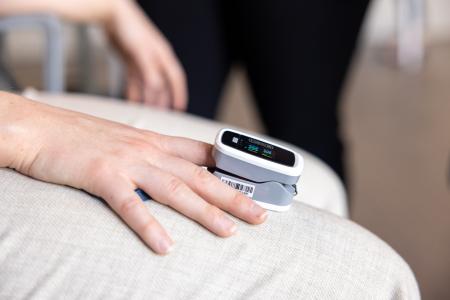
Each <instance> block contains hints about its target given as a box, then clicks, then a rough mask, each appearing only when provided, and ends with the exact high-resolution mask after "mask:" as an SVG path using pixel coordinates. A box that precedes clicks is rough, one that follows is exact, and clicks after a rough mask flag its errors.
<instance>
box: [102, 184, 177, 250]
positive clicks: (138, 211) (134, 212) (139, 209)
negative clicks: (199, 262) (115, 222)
mask: <svg viewBox="0 0 450 300" xmlns="http://www.w3.org/2000/svg"><path fill="white" fill-rule="evenodd" d="M103 186H104V188H101V189H100V190H99V191H98V195H100V196H101V197H102V198H103V199H104V200H105V201H106V202H107V203H108V204H109V206H110V207H111V208H112V209H113V210H114V211H115V212H116V213H117V214H118V215H119V216H120V217H121V218H122V220H123V221H124V222H125V223H126V224H127V225H128V226H130V228H131V229H132V230H133V231H134V232H136V234H137V235H138V236H139V237H140V238H141V239H142V240H143V241H144V243H145V244H147V245H148V246H149V247H150V248H151V249H153V251H155V252H156V253H158V254H167V253H169V252H170V251H171V249H172V246H173V241H172V239H171V238H170V237H169V235H168V234H167V232H166V231H165V230H164V228H163V227H162V226H161V224H160V223H159V222H158V221H157V220H156V219H155V218H154V217H153V216H152V215H150V213H149V212H148V210H147V208H146V207H145V205H144V203H143V202H142V201H141V200H140V198H139V196H138V195H137V194H136V193H135V192H134V190H135V189H136V186H135V185H133V184H132V183H131V182H127V181H126V180H121V179H118V178H111V179H107V178H105V180H104V184H103Z"/></svg>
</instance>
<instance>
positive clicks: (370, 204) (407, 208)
mask: <svg viewBox="0 0 450 300" xmlns="http://www.w3.org/2000/svg"><path fill="white" fill-rule="evenodd" d="M420 3H423V2H422V1H415V0H411V1H406V0H396V1H394V0H375V1H372V4H371V7H370V10H369V13H368V15H367V17H366V21H365V26H364V29H363V32H362V34H361V37H360V42H359V48H358V51H357V54H356V56H355V57H354V60H353V65H352V68H351V72H350V74H349V76H348V78H347V81H346V86H345V89H344V92H343V93H342V96H341V97H342V101H341V107H340V118H341V134H342V136H343V139H344V143H345V146H346V168H347V170H348V174H349V182H348V189H349V197H350V201H351V218H352V219H353V220H354V221H356V222H357V223H359V224H361V225H362V226H364V227H366V228H368V229H369V230H371V231H372V232H374V233H375V234H377V235H378V236H380V237H381V238H382V239H383V240H385V241H386V242H387V243H389V244H390V245H391V246H392V247H393V248H395V249H396V250H397V251H398V252H399V253H400V254H401V255H402V256H403V257H404V258H405V260H406V261H407V262H408V263H409V264H410V266H411V267H412V269H413V271H414V272H415V274H416V276H417V279H418V281H419V285H420V288H421V291H422V294H423V297H424V299H450V285H449V284H448V278H450V2H449V1H448V0H432V1H431V0H430V1H428V2H426V3H424V6H423V7H420ZM414 5H419V6H414ZM418 8H419V9H418ZM422 8H423V10H422ZM61 30H62V35H61V36H62V37H63V51H64V55H63V56H62V57H63V60H64V61H63V65H64V68H65V70H64V72H65V74H66V76H65V81H66V82H65V85H66V88H67V90H69V91H75V92H83V93H94V94H101V95H108V96H113V97H117V96H119V95H120V93H121V90H122V88H123V83H122V82H123V80H122V78H123V75H122V74H121V68H120V62H119V61H118V60H117V55H116V54H115V53H114V51H113V50H112V49H111V48H110V47H108V43H107V39H106V38H105V36H104V35H103V33H102V32H101V31H100V30H99V29H98V28H96V27H80V26H74V25H73V24H63V26H62V28H61ZM299 38H301V37H299ZM1 44H2V45H1V47H2V48H1V52H0V55H1V61H2V64H4V65H6V67H7V69H8V70H9V71H10V74H2V77H3V78H2V80H0V81H1V82H2V83H1V85H0V88H3V89H5V88H8V87H11V86H12V85H17V86H19V87H21V88H24V87H34V88H37V89H43V88H46V87H47V85H46V82H45V80H43V78H44V76H43V70H44V69H45V68H44V67H43V66H44V62H45V55H46V54H45V53H46V51H45V49H46V46H47V44H46V39H45V35H43V34H42V32H40V31H39V30H36V29H35V28H31V29H30V28H28V27H24V28H18V29H14V30H8V31H7V34H5V35H3V38H2V41H1ZM330 51H332V50H330ZM105 53H107V55H105ZM298 116H299V118H301V116H302V112H301V111H299V112H298ZM217 119H218V120H220V121H222V122H226V123H230V124H233V125H236V126H240V127H242V128H245V129H248V130H251V131H255V132H261V133H264V132H265V128H264V126H263V124H262V122H261V118H260V116H259V112H258V109H257V107H256V106H255V104H254V101H253V96H252V94H251V91H250V89H249V88H248V83H247V79H246V74H245V70H244V69H243V68H240V67H239V66H236V67H234V68H233V70H232V73H231V75H230V76H229V78H228V80H227V84H226V89H225V92H224V94H223V97H222V101H221V104H220V109H219V113H218V115H217Z"/></svg>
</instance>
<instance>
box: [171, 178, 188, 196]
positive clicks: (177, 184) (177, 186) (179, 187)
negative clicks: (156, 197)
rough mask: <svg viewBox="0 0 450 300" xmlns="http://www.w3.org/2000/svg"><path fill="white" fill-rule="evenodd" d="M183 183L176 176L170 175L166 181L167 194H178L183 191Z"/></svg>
mask: <svg viewBox="0 0 450 300" xmlns="http://www.w3.org/2000/svg"><path fill="white" fill-rule="evenodd" d="M184 189H185V187H184V183H183V182H182V181H181V180H179V179H178V178H176V177H172V178H170V179H169V181H168V182H167V192H168V193H169V195H180V194H182V193H183V192H184Z"/></svg>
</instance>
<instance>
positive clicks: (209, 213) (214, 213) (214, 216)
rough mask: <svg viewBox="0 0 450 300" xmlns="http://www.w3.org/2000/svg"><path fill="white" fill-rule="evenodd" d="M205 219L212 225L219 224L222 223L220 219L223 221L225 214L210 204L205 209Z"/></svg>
mask: <svg viewBox="0 0 450 300" xmlns="http://www.w3.org/2000/svg"><path fill="white" fill-rule="evenodd" d="M203 216H204V219H205V221H206V222H208V223H209V222H211V223H212V224H218V222H219V221H220V219H222V218H223V217H224V213H223V212H222V211H221V210H220V209H218V208H217V207H216V206H214V205H211V204H208V205H207V206H206V207H205V211H204V214H203Z"/></svg>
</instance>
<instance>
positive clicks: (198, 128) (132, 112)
mask: <svg viewBox="0 0 450 300" xmlns="http://www.w3.org/2000/svg"><path fill="white" fill-rule="evenodd" d="M25 96H27V97H30V98H33V99H35V100H39V101H41V102H44V103H47V104H51V105H55V106H60V107H63V108H67V109H71V110H76V111H80V112H84V113H88V114H91V115H95V116H98V117H102V118H105V119H110V120H114V121H117V122H121V123H125V124H129V125H132V126H135V127H138V128H145V129H148V130H153V131H157V132H159V133H163V134H169V135H177V136H185V137H190V138H194V139H198V140H202V141H205V142H208V143H213V142H214V138H215V136H216V134H217V132H218V131H219V129H220V128H223V127H229V126H228V125H225V124H220V123H217V122H213V121H209V120H206V119H202V118H198V117H194V116H191V115H187V114H181V113H174V112H165V111H160V110H156V109H151V108H143V107H142V106H136V105H125V103H123V102H121V101H111V99H106V98H101V97H95V96H86V95H73V94H72V95H69V94H63V95H50V94H45V93H38V92H35V91H32V90H29V91H27V92H25ZM298 151H299V152H301V153H302V155H303V157H304V158H305V170H304V172H303V175H302V177H301V179H300V181H299V184H298V190H299V194H298V196H297V197H296V200H298V201H301V202H304V203H307V204H309V205H311V206H314V207H317V208H321V209H325V210H327V211H330V212H332V213H334V214H336V215H339V216H343V217H346V216H347V215H348V209H347V199H346V194H345V191H344V188H343V186H342V183H341V182H340V180H339V179H338V177H337V176H336V174H335V173H334V172H333V171H332V170H331V169H330V168H329V167H328V166H327V165H325V164H324V163H323V162H322V161H320V160H319V159H318V158H316V157H314V156H312V155H311V154H309V153H307V152H305V151H303V150H301V149H298Z"/></svg>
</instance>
